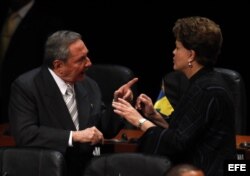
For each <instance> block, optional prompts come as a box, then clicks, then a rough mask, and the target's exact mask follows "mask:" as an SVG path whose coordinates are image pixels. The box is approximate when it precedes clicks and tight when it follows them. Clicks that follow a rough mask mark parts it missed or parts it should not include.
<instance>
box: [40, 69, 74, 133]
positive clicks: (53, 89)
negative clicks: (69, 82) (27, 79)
mask: <svg viewBox="0 0 250 176" xmlns="http://www.w3.org/2000/svg"><path fill="white" fill-rule="evenodd" d="M35 81H36V83H37V84H36V86H37V88H38V89H39V92H40V93H41V95H42V96H41V98H42V102H44V106H46V109H47V110H48V115H49V116H50V118H51V121H55V119H56V122H55V123H59V124H61V125H62V127H63V128H64V129H70V130H75V126H74V123H73V121H72V119H71V116H70V114H69V111H68V109H67V106H66V104H65V102H64V100H63V96H62V94H61V92H60V90H59V88H58V86H57V84H56V82H55V81H54V79H53V77H52V75H51V74H50V73H49V70H48V68H46V67H43V68H42V69H41V72H40V73H39V74H38V76H37V77H36V79H35Z"/></svg>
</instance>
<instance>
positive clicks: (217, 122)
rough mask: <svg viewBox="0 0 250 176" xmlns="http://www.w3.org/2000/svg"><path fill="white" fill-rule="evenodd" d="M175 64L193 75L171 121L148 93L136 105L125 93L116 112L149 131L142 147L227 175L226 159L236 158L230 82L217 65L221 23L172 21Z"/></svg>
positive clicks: (201, 19)
mask: <svg viewBox="0 0 250 176" xmlns="http://www.w3.org/2000/svg"><path fill="white" fill-rule="evenodd" d="M173 33H174V36H175V38H176V41H175V44H176V47H175V49H174V51H173V54H174V57H173V63H174V65H173V68H174V70H177V71H180V72H182V73H183V74H184V75H185V76H186V77H187V78H188V79H189V87H188V89H187V91H186V92H185V95H184V96H183V97H182V99H181V100H180V102H179V104H178V106H177V107H176V109H175V111H174V113H173V114H172V115H171V117H168V118H170V121H168V122H167V121H166V120H165V118H164V117H162V116H161V114H160V113H158V112H157V111H156V110H154V108H153V103H152V100H151V99H150V98H149V97H148V96H147V95H145V94H141V95H140V96H139V97H138V98H137V103H136V106H135V107H136V109H137V110H139V111H140V112H142V114H143V116H144V117H145V118H144V117H143V116H142V115H141V114H140V113H139V112H138V111H137V110H136V109H135V108H133V107H132V106H131V105H130V103H128V102H127V101H124V100H122V99H118V101H115V102H113V107H114V112H115V113H117V114H118V115H120V116H123V117H124V118H125V119H126V120H127V121H129V122H130V123H131V124H132V125H134V126H137V127H139V128H140V129H141V130H142V131H145V133H144V135H143V137H142V138H141V140H140V144H139V149H140V151H141V152H145V153H151V154H159V155H166V156H168V157H170V159H171V160H172V161H173V163H174V164H178V163H190V164H192V165H194V166H197V167H199V168H201V169H202V170H203V171H204V172H205V175H206V176H216V175H223V162H224V160H226V159H234V158H235V156H236V151H235V133H234V107H233V102H232V99H231V96H230V93H229V91H228V88H227V86H226V84H225V83H224V81H223V78H222V77H221V75H220V74H218V73H216V72H215V71H214V70H213V65H214V64H215V63H216V61H217V58H218V55H219V53H220V49H221V45H222V40H223V39H222V34H221V29H220V27H219V25H217V24H216V23H215V22H213V21H212V20H210V19H208V18H204V17H187V18H182V19H178V20H177V21H176V23H175V25H174V27H173Z"/></svg>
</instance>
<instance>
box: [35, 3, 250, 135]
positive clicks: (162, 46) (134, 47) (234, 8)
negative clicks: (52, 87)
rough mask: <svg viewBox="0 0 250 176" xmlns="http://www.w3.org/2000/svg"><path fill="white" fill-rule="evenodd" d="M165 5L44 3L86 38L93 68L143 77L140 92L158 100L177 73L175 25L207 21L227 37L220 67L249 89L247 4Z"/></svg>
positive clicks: (70, 28)
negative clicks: (122, 69)
mask: <svg viewBox="0 0 250 176" xmlns="http://www.w3.org/2000/svg"><path fill="white" fill-rule="evenodd" d="M39 1H42V0H39ZM79 1H80V2H79ZM163 1H164V0H162V1H158V0H154V1H143V0H133V1H132V0H126V1H124V0H116V1H115V0H114V1H111V0H109V1H104V0H99V1H98V0H71V1H67V0H54V1H52V0H51V1H49V0H43V1H42V4H44V5H48V6H50V8H51V9H52V10H53V11H54V12H55V13H57V14H59V15H60V16H61V17H62V18H63V19H64V20H65V29H69V30H74V31H77V32H79V33H81V34H82V35H83V39H84V41H85V43H86V45H87V47H88V49H89V50H90V53H89V57H90V59H91V61H92V63H93V64H95V63H112V64H122V65H125V66H128V67H129V68H131V69H132V70H133V71H134V73H135V75H136V76H137V77H139V82H138V84H137V86H138V89H139V91H140V92H143V93H146V94H148V95H149V96H151V97H152V99H153V100H155V99H156V97H157V95H158V92H159V89H160V83H161V78H162V76H163V75H164V74H166V73H167V72H170V71H172V65H173V64H172V50H173V49H174V38H173V35H172V27H173V25H174V22H175V21H176V20H177V19H178V18H180V17H186V16H191V15H197V16H206V17H208V18H210V19H212V20H214V21H215V22H216V23H218V24H219V25H220V26H221V29H222V32H223V36H224V43H223V48H222V52H221V55H220V58H219V62H218V64H217V67H226V68H230V69H234V70H236V71H238V72H239V73H240V74H241V75H242V77H243V79H244V81H245V84H246V90H248V88H249V86H250V78H249V76H248V74H247V71H248V65H246V64H245V63H248V62H249V61H248V60H249V58H248V55H249V54H248V53H249V44H248V42H249V32H250V30H249V27H248V26H249V24H248V23H249V19H248V18H247V16H249V10H250V9H249V8H248V9H247V8H246V7H248V6H247V5H246V2H241V1H229V2H225V1H224V2H223V4H222V2H218V0H217V1H213V0H210V1H199V2H194V1H184V2H180V1H176V2H173V1H166V2H163ZM44 13H46V12H44ZM243 64H245V66H244V65H243ZM247 93H248V92H247ZM247 100H249V95H248V98H247ZM248 124H250V122H249V120H248ZM248 133H249V134H250V125H248Z"/></svg>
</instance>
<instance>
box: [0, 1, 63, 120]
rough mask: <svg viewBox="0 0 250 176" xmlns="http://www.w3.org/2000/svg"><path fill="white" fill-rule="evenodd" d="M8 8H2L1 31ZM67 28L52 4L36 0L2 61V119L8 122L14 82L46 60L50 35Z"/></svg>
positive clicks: (0, 13)
mask: <svg viewBox="0 0 250 176" xmlns="http://www.w3.org/2000/svg"><path fill="white" fill-rule="evenodd" d="M8 12H9V8H8V7H7V6H6V7H5V8H3V7H1V12H0V32H1V30H2V28H3V25H4V21H5V19H6V18H7V17H8ZM63 28H64V24H63V21H62V20H61V18H60V17H58V16H57V15H56V12H52V11H51V9H50V8H49V7H46V6H42V4H40V2H39V3H38V2H35V4H34V5H33V6H32V8H31V9H30V11H28V13H27V14H26V16H25V17H24V18H23V20H22V21H21V23H20V24H19V25H18V27H17V29H16V31H15V33H14V34H13V36H12V38H11V41H10V44H9V47H8V50H7V51H6V54H5V58H4V60H3V62H2V63H0V122H6V121H8V117H7V116H8V113H7V109H8V107H7V105H8V100H9V94H10V85H11V82H12V81H13V80H14V79H15V78H16V77H17V76H19V75H20V74H22V73H24V72H26V71H28V70H31V69H34V68H36V67H38V66H40V65H41V64H42V62H43V53H44V44H45V41H46V39H47V37H48V36H49V35H50V34H51V33H53V32H55V31H57V30H60V29H63Z"/></svg>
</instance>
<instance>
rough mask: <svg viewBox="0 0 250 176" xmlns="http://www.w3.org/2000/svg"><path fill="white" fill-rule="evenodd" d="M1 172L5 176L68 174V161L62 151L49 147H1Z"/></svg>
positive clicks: (58, 175) (62, 175)
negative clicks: (66, 161)
mask: <svg viewBox="0 0 250 176" xmlns="http://www.w3.org/2000/svg"><path fill="white" fill-rule="evenodd" d="M0 173H1V174H2V175H3V176H35V175H39V176H66V163H65V160H64V157H63V155H62V154H61V153H60V152H57V151H53V150H49V149H39V148H18V147H0Z"/></svg>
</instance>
